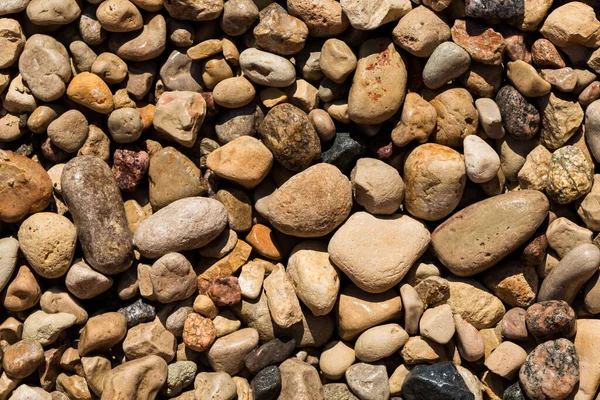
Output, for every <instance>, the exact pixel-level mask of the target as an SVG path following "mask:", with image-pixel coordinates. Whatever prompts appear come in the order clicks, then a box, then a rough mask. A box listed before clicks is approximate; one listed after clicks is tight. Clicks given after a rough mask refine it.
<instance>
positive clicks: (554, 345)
mask: <svg viewBox="0 0 600 400" xmlns="http://www.w3.org/2000/svg"><path fill="white" fill-rule="evenodd" d="M519 380H520V381H521V386H522V387H523V390H524V392H525V393H526V394H527V396H528V397H529V398H531V399H544V400H559V399H566V398H567V397H568V395H569V393H571V392H572V391H573V388H574V387H575V385H576V384H577V383H578V382H579V357H578V356H577V352H576V351H575V346H574V345H573V343H571V342H570V341H569V340H567V339H558V340H551V341H548V342H546V343H542V344H540V345H539V346H537V347H536V348H535V349H534V350H533V351H532V352H531V353H530V354H529V355H528V356H527V358H526V359H525V363H524V364H523V366H522V367H521V370H520V372H519Z"/></svg>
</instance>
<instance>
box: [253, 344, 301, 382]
mask: <svg viewBox="0 0 600 400" xmlns="http://www.w3.org/2000/svg"><path fill="white" fill-rule="evenodd" d="M295 345H296V341H295V340H294V339H293V338H289V337H282V338H276V339H273V340H270V341H268V342H266V343H265V344H263V345H261V346H259V347H257V348H255V349H254V350H252V351H250V352H249V353H248V354H247V355H246V358H245V361H244V363H245V366H246V368H248V370H249V371H250V372H251V373H253V374H257V373H258V372H259V371H260V370H262V369H264V368H266V367H268V366H270V365H276V364H279V363H281V362H282V361H284V360H285V359H287V358H288V357H289V356H290V355H291V354H292V352H293V351H294V348H295Z"/></svg>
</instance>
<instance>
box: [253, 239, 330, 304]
mask: <svg viewBox="0 0 600 400" xmlns="http://www.w3.org/2000/svg"><path fill="white" fill-rule="evenodd" d="M242 273H243V268H242ZM286 273H287V275H288V277H289V279H290V281H291V282H292V285H293V286H294V289H295V291H296V295H297V296H298V298H299V299H300V300H301V301H302V303H304V304H305V305H306V306H307V307H308V308H309V310H310V311H311V312H312V313H313V315H315V316H321V315H327V314H329V312H331V310H332V309H333V306H334V305H335V302H336V300H337V298H338V292H339V288H340V276H339V273H338V271H337V270H336V268H335V267H334V266H333V265H332V263H331V261H330V259H329V253H328V252H327V245H326V244H325V243H324V242H320V241H303V242H300V243H299V244H298V245H296V247H294V249H293V250H292V252H291V254H290V256H289V259H288V264H287V268H286ZM259 275H260V274H259Z"/></svg>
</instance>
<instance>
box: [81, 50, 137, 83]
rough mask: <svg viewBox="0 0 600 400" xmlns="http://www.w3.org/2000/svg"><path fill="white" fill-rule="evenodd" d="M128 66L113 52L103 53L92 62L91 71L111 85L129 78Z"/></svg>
mask: <svg viewBox="0 0 600 400" xmlns="http://www.w3.org/2000/svg"><path fill="white" fill-rule="evenodd" d="M127 69H128V66H127V64H126V63H125V61H123V60H122V59H121V58H120V57H118V56H116V55H115V54H113V53H102V54H100V55H99V56H98V57H97V58H96V59H95V60H94V62H93V63H92V65H91V68H90V72H92V73H93V74H96V75H98V76H99V77H100V78H102V79H103V80H104V82H106V83H108V84H109V85H114V84H116V83H121V82H123V81H124V80H125V78H127V72H128V70H127Z"/></svg>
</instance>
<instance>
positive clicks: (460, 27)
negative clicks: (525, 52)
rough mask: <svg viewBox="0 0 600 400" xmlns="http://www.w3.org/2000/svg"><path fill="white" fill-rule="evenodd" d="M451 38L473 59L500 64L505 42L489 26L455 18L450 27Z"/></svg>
mask: <svg viewBox="0 0 600 400" xmlns="http://www.w3.org/2000/svg"><path fill="white" fill-rule="evenodd" d="M452 40H453V41H454V43H456V44H457V45H459V46H460V47H462V48H464V49H465V50H466V51H467V52H468V53H469V54H470V55H471V58H472V59H473V60H474V61H478V62H481V63H484V64H500V63H501V62H502V53H503V51H504V47H505V46H506V43H505V42H504V38H503V37H502V35H501V34H499V33H498V32H496V31H495V30H493V29H492V28H490V27H487V26H485V25H481V24H478V23H476V22H472V21H465V20H461V19H457V20H456V21H454V26H453V27H452Z"/></svg>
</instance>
